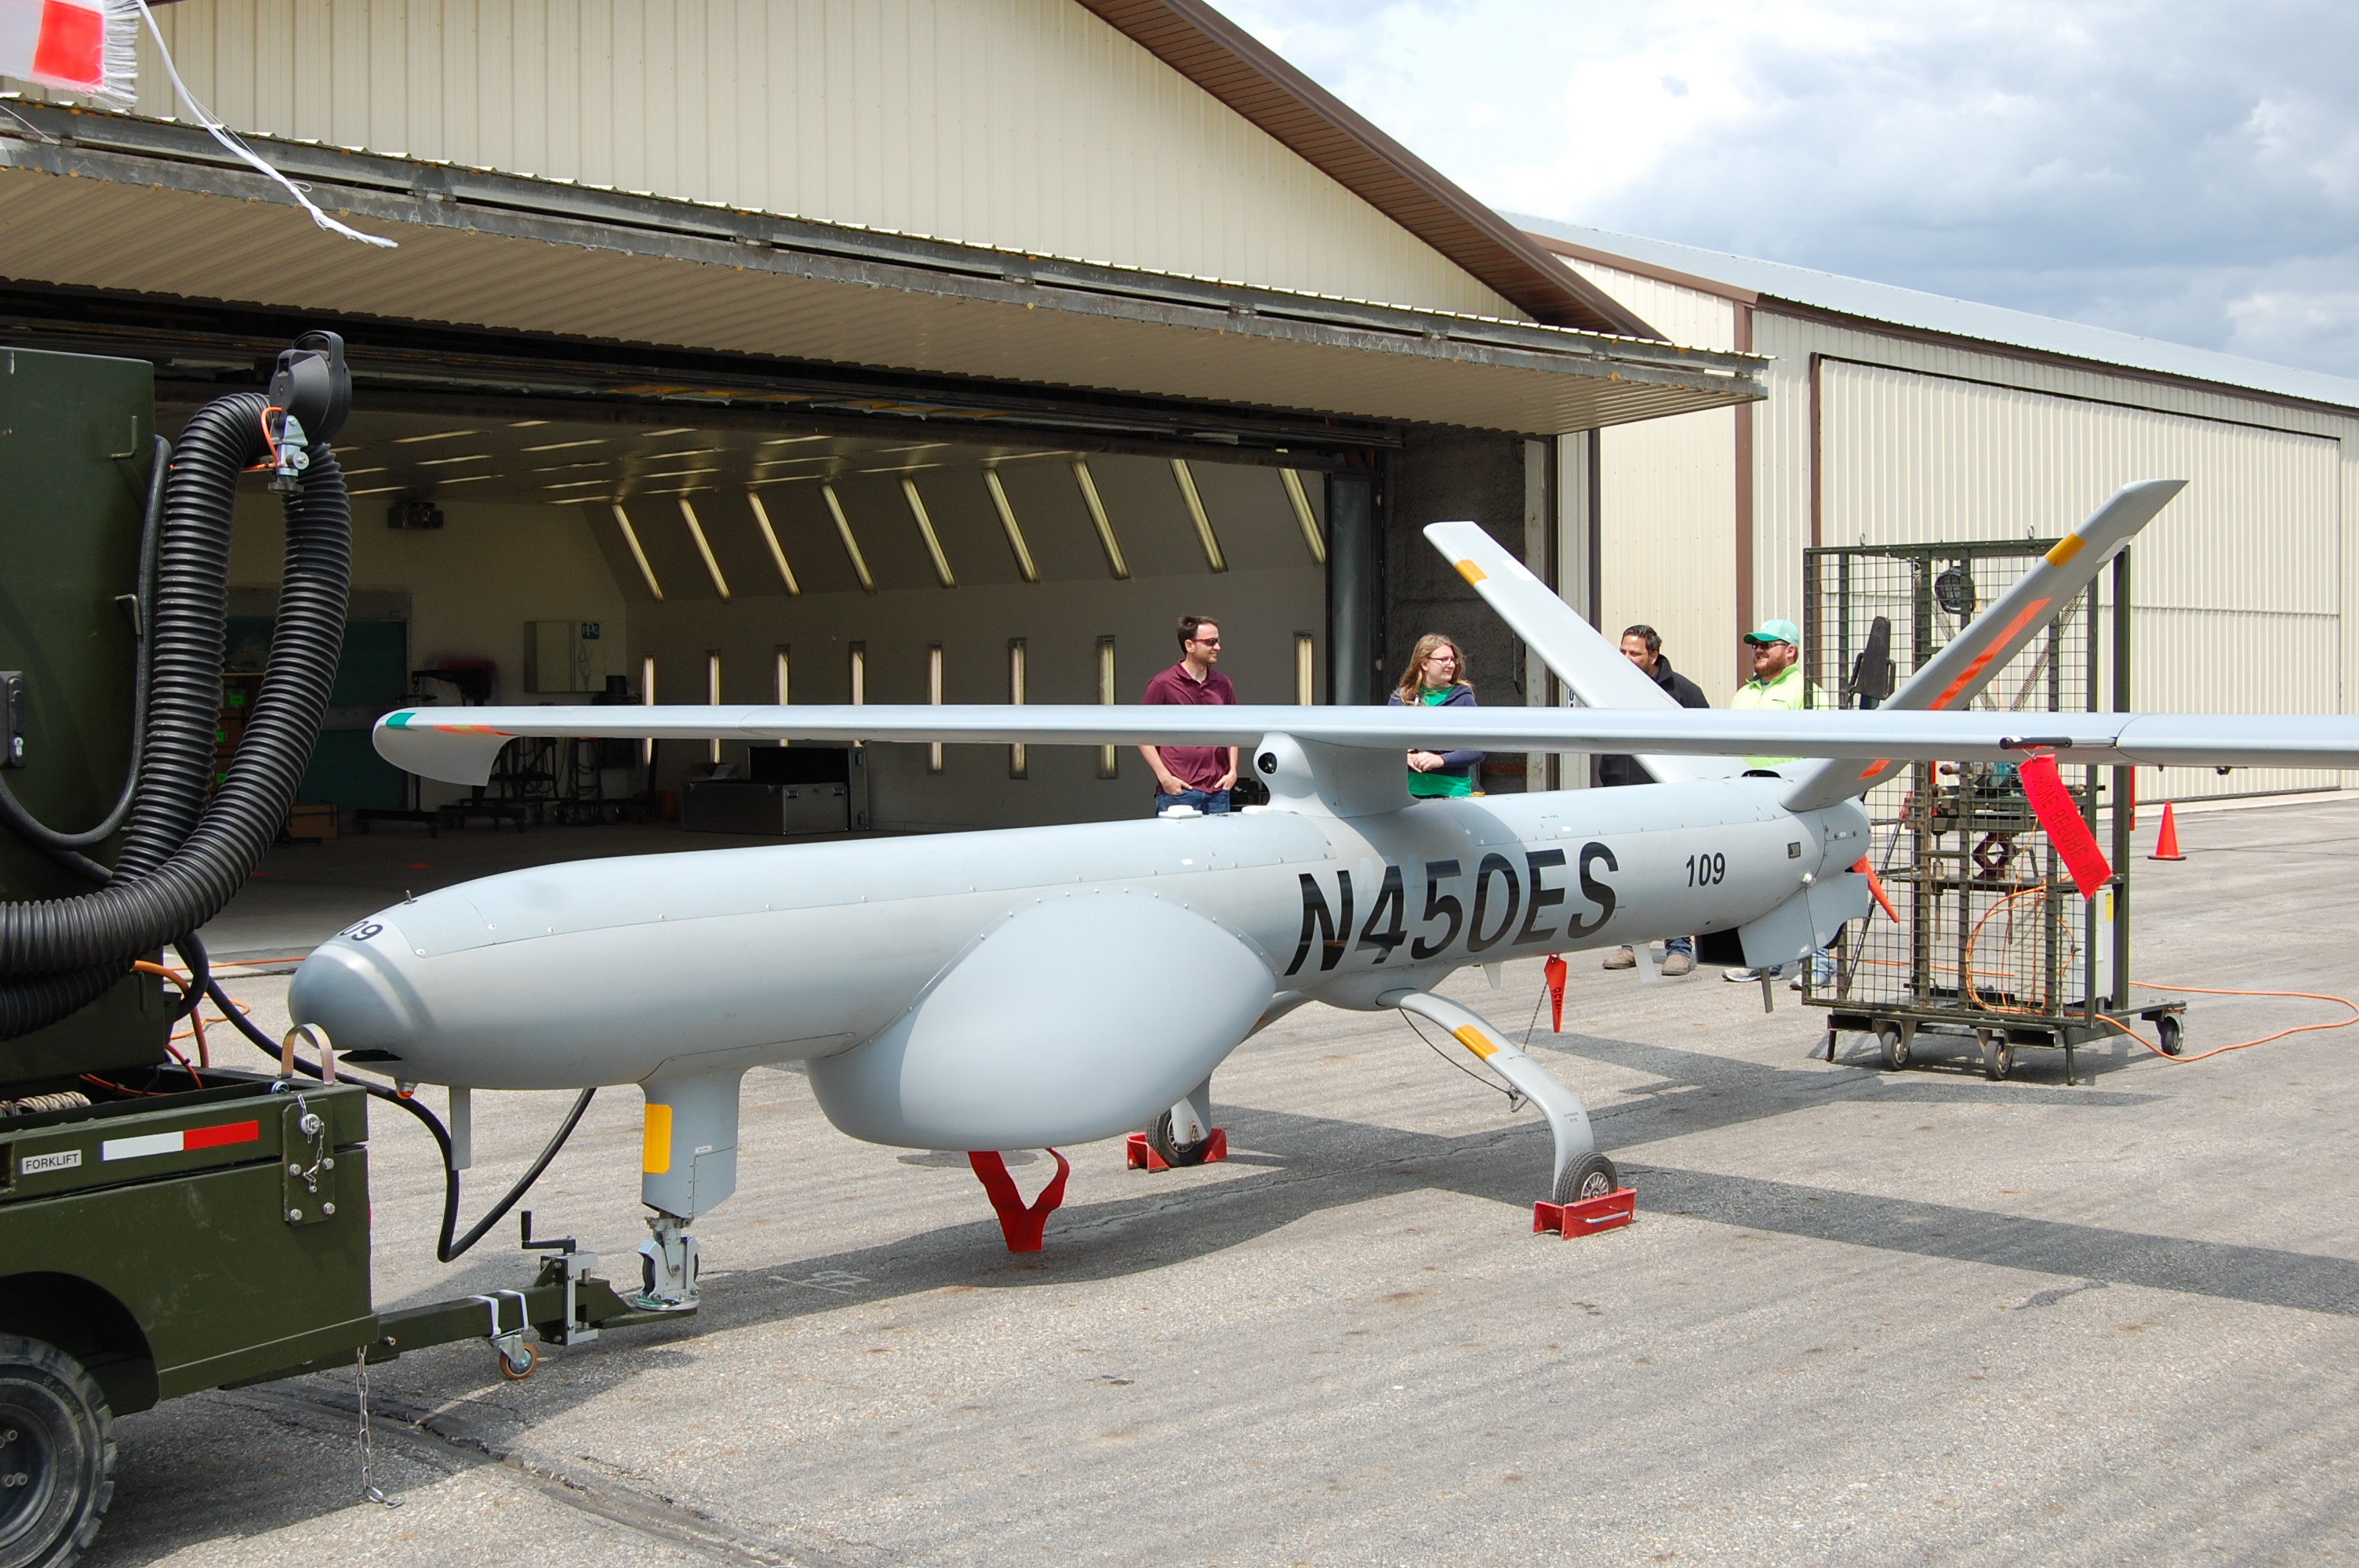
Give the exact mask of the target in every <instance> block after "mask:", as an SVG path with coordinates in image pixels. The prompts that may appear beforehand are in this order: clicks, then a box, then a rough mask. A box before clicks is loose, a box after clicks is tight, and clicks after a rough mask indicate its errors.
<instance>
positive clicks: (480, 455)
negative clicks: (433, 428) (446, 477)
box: [418, 452, 492, 469]
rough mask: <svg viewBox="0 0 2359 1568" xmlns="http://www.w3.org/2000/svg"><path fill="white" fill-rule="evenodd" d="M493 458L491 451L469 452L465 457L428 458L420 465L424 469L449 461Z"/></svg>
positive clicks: (440, 465) (477, 461)
mask: <svg viewBox="0 0 2359 1568" xmlns="http://www.w3.org/2000/svg"><path fill="white" fill-rule="evenodd" d="M491 460H492V454H491V453H489V452H469V453H468V454H467V455H466V456H465V457H463V458H428V459H427V460H425V461H424V462H422V463H419V465H418V466H419V468H422V469H439V468H441V467H443V466H444V465H445V464H448V463H487V462H490V461H491Z"/></svg>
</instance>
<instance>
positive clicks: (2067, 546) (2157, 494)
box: [1785, 479, 2187, 811]
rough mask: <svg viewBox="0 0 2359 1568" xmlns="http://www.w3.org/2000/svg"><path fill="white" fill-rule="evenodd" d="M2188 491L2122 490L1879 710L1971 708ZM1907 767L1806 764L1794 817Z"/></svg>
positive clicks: (1798, 776)
mask: <svg viewBox="0 0 2359 1568" xmlns="http://www.w3.org/2000/svg"><path fill="white" fill-rule="evenodd" d="M2186 487H2187V481H2185V480H2183V479H2147V480H2138V481H2134V482H2132V483H2129V484H2125V485H2124V486H2122V488H2121V489H2119V490H2117V491H2115V492H2114V493H2113V495H2112V497H2111V498H2110V499H2108V500H2107V501H2106V502H2105V503H2104V505H2103V506H2100V507H2098V508H2097V510H2096V511H2094V512H2093V513H2091V514H2089V517H2088V519H2087V520H2086V521H2085V522H2083V523H2082V524H2081V525H2080V526H2079V527H2077V528H2075V529H2073V530H2072V532H2071V533H2070V534H2067V535H2065V536H2064V537H2063V538H2061V539H2060V540H2058V541H2057V542H2056V544H2055V546H2054V547H2053V548H2051V549H2050V550H2049V552H2048V553H2047V555H2045V556H2043V557H2040V559H2039V560H2038V561H2037V562H2036V563H2034V564H2033V566H2032V568H2031V569H2030V570H2029V571H2027V572H2025V573H2024V574H2023V575H2022V576H2021V577H2019V578H2017V579H2016V580H2015V583H2014V586H2012V587H2010V588H2009V589H2007V590H2006V592H2005V593H2003V594H2001V595H2000V596H1999V597H1998V599H1997V600H1996V601H1995V602H1994V603H1993V604H1992V605H1991V607H1990V608H1989V609H1987V610H1985V611H1983V612H1982V613H1981V614H1980V615H1977V616H1975V617H1974V619H1973V621H1971V622H1968V623H1967V624H1966V626H1965V628H1964V630H1962V632H1960V633H1958V635H1957V636H1956V637H1955V638H1953V639H1952V640H1951V642H1950V643H1949V644H1948V646H1946V647H1944V648H1943V649H1942V650H1941V651H1940V653H1938V654H1934V655H1933V656H1932V657H1931V658H1930V659H1928V660H1926V661H1925V663H1924V664H1923V665H1921V666H1920V667H1919V669H1918V671H1917V673H1916V674H1914V675H1912V676H1909V677H1908V680H1907V681H1906V682H1904V683H1903V684H1902V685H1901V687H1900V689H1899V690H1897V691H1896V692H1894V693H1893V694H1892V695H1891V696H1890V697H1887V698H1886V699H1885V700H1884V702H1883V703H1882V704H1880V705H1879V708H1880V710H1882V711H1890V710H1893V709H1896V708H1914V709H1923V710H1927V711H1930V712H1935V713H1939V712H1941V711H1943V710H1945V709H1949V708H1962V707H1964V706H1966V705H1967V704H1969V703H1971V702H1972V701H1973V699H1974V697H1975V696H1976V695H1977V694H1979V693H1980V692H1981V691H1982V689H1983V688H1984V687H1986V686H1988V685H1989V684H1990V682H1991V679H1992V677H1993V676H1996V675H1997V674H1998V672H1999V671H2000V670H2002V669H2005V668H2006V664H2007V661H2008V660H2010V659H2012V658H2014V657H2015V655H2016V654H2018V653H2020V652H2021V651H2022V650H2023V647H2024V644H2026V643H2028V642H2030V641H2031V639H2032V638H2034V637H2036V636H2038V634H2039V633H2040V631H2041V629H2042V628H2044V627H2046V626H2047V624H2048V623H2049V622H2050V621H2053V620H2054V619H2055V618H2056V616H2057V614H2058V613H2059V612H2060V611H2062V610H2063V609H2064V608H2065V607H2066V606H2067V605H2069V604H2071V602H2072V600H2074V599H2075V598H2076V597H2078V596H2079V594H2080V593H2081V591H2082V589H2085V588H2087V587H2088V586H2089V583H2090V581H2091V579H2093V578H2095V577H2096V575H2097V573H2098V571H2099V570H2100V569H2102V568H2104V564H2105V562H2106V561H2108V560H2110V559H2111V558H2112V557H2113V555H2114V551H2115V550H2116V549H2118V548H2120V547H2121V546H2123V545H2125V544H2126V543H2127V542H2128V541H2129V539H2130V538H2131V536H2132V535H2136V533H2137V531H2138V530H2139V529H2141V528H2143V527H2145V526H2146V525H2147V524H2148V523H2150V522H2152V521H2153V520H2154V517H2155V514H2157V513H2159V512H2160V511H2161V510H2162V509H2163V507H2164V506H2166V505H2168V504H2169V502H2170V499H2171V498H2172V497H2173V496H2175V495H2177V494H2178V493H2179V492H2180V491H2181V490H2184V489H2185V488H2186ZM1903 765H1904V764H1903V763H1901V762H1897V761H1890V762H1887V761H1878V762H1871V763H1869V764H1868V765H1867V766H1866V767H1864V768H1863V767H1861V766H1860V765H1859V764H1858V763H1857V762H1810V763H1803V764H1799V765H1798V767H1797V768H1796V770H1795V782H1794V787H1793V788H1792V789H1790V790H1788V792H1787V794H1786V799H1785V805H1786V807H1787V809H1788V810H1789V811H1815V810H1818V809H1820V808H1821V807H1822V806H1832V805H1834V804H1835V803H1836V802H1837V801H1841V800H1846V799H1849V798H1850V797H1851V796H1853V795H1864V794H1866V793H1867V792H1868V791H1869V790H1871V789H1873V788H1875V786H1876V785H1877V784H1881V783H1883V782H1884V780H1886V779H1887V778H1889V777H1890V776H1891V775H1892V774H1893V773H1895V772H1896V771H1897V770H1898V769H1899V768H1900V767H1901V766H1903Z"/></svg>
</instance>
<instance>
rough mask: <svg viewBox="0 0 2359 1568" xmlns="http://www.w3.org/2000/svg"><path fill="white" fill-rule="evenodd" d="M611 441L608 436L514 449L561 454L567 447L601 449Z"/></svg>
mask: <svg viewBox="0 0 2359 1568" xmlns="http://www.w3.org/2000/svg"><path fill="white" fill-rule="evenodd" d="M611 439H613V438H612V437H608V436H592V437H590V438H587V439H585V440H580V441H549V442H546V443H544V444H543V445H541V446H538V447H519V448H517V450H518V451H521V452H561V451H563V450H564V449H566V448H568V447H603V446H604V445H605V444H606V443H607V442H608V441H609V440H611Z"/></svg>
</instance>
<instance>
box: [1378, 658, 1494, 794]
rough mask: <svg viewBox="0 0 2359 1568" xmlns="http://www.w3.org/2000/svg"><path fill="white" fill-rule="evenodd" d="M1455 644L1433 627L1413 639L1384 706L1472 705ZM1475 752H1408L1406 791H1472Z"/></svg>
mask: <svg viewBox="0 0 2359 1568" xmlns="http://www.w3.org/2000/svg"><path fill="white" fill-rule="evenodd" d="M1463 668H1464V665H1463V664H1462V661H1461V660H1460V658H1459V656H1458V644H1457V643H1453V642H1451V640H1450V639H1449V638H1447V637H1444V636H1442V635H1441V634H1440V633H1438V632H1429V633H1426V634H1425V635H1424V636H1422V637H1419V639H1418V640H1417V646H1416V648H1415V649H1413V650H1412V651H1411V652H1410V654H1409V656H1408V669H1407V670H1406V671H1404V672H1403V673H1402V675H1401V678H1400V685H1399V686H1397V687H1395V688H1394V689H1393V695H1392V699H1391V700H1390V701H1389V702H1387V703H1386V705H1385V706H1386V707H1387V708H1472V707H1473V706H1474V687H1473V685H1472V684H1470V683H1469V682H1467V681H1466V680H1465V679H1463V678H1462V674H1461V672H1462V669H1463ZM1482 762H1483V753H1482V752H1410V753H1409V754H1408V793H1409V794H1410V795H1416V796H1418V797H1419V798H1429V797H1431V796H1435V795H1473V793H1474V770H1475V769H1476V768H1477V767H1479V766H1481V765H1482Z"/></svg>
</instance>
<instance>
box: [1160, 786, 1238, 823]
mask: <svg viewBox="0 0 2359 1568" xmlns="http://www.w3.org/2000/svg"><path fill="white" fill-rule="evenodd" d="M1168 806H1194V807H1195V808H1196V809H1197V810H1199V811H1201V812H1202V813H1203V814H1204V815H1205V816H1227V815H1228V814H1229V792H1228V791H1227V790H1224V789H1183V790H1181V791H1180V793H1179V794H1178V795H1165V794H1163V793H1162V792H1161V791H1160V790H1158V791H1157V792H1156V795H1155V815H1156V816H1162V815H1163V813H1164V810H1165V808H1166V807H1168Z"/></svg>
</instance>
